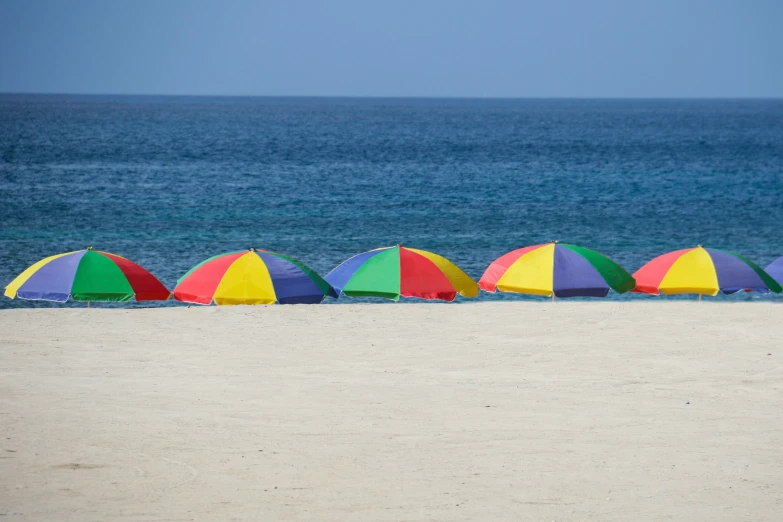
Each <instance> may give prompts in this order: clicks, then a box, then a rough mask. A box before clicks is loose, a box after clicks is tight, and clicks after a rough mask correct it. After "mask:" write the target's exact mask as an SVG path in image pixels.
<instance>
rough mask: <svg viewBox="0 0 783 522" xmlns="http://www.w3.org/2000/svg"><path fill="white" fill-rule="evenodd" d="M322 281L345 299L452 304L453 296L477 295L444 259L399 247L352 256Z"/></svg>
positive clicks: (471, 284)
mask: <svg viewBox="0 0 783 522" xmlns="http://www.w3.org/2000/svg"><path fill="white" fill-rule="evenodd" d="M326 280H327V281H328V282H329V283H330V284H331V285H332V286H333V287H334V288H335V289H336V290H337V291H338V292H342V293H343V294H344V295H347V296H348V297H384V298H387V299H394V300H395V301H397V300H398V299H399V298H400V296H404V297H419V298H421V299H442V300H444V301H453V300H454V298H455V297H457V294H461V295H463V296H465V297H475V296H476V295H478V285H476V282H475V281H473V279H471V278H470V277H469V276H468V275H467V274H466V273H465V272H463V271H462V270H461V269H460V268H459V267H458V266H457V265H455V264H454V263H452V262H451V261H449V260H448V259H446V258H445V257H441V256H439V255H437V254H433V253H432V252H426V251H424V250H417V249H415V248H407V247H403V246H402V245H396V246H392V247H384V248H379V249H376V250H370V251H369V252H364V253H362V254H358V255H356V256H353V257H352V258H350V259H348V260H347V261H345V262H343V263H342V264H341V265H339V266H337V267H336V268H335V269H334V270H332V271H331V272H329V273H328V274H327V275H326Z"/></svg>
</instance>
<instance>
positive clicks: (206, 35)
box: [0, 0, 783, 97]
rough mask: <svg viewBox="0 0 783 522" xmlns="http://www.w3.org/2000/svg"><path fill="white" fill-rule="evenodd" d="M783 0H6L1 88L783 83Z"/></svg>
mask: <svg viewBox="0 0 783 522" xmlns="http://www.w3.org/2000/svg"><path fill="white" fill-rule="evenodd" d="M782 26H783V0H745V1H743V0H735V1H729V0H649V1H641V0H611V1H610V0H582V1H580V0H571V1H565V0H562V1H557V0H555V1H548V0H539V1H535V2H533V1H523V0H518V1H513V0H508V1H492V0H487V1H464V0H450V1H447V0H444V1H427V0H420V1H407V0H395V1H384V2H381V1H374V0H350V1H348V0H333V1H330V0H322V1H297V0H275V1H268V0H267V1H265V0H224V1H217V0H209V1H208V0H94V1H86V0H0V92H56V93H120V94H126V93H127V94H227V95H326V96H470V97H473V96H475V97H481V96H489V97H495V96H501V97H781V96H783V29H782V28H781V27H782Z"/></svg>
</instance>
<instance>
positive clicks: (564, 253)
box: [479, 242, 635, 299]
mask: <svg viewBox="0 0 783 522" xmlns="http://www.w3.org/2000/svg"><path fill="white" fill-rule="evenodd" d="M634 284H635V282H634V280H633V277H631V275H630V274H629V273H628V272H626V271H625V269H623V267H621V266H620V265H618V264H617V263H615V262H614V261H612V260H611V259H609V258H608V257H606V256H604V255H602V254H599V253H598V252H595V251H593V250H588V249H586V248H582V247H578V246H574V245H564V244H562V243H557V242H552V243H547V244H543V245H533V246H529V247H524V248H520V249H518V250H514V251H512V252H509V253H507V254H505V255H503V256H501V257H499V258H498V259H496V260H495V261H493V262H492V264H491V265H489V267H488V268H487V270H486V271H485V272H484V275H483V276H481V279H480V280H479V286H480V287H481V288H482V289H483V290H486V291H487V292H494V291H495V290H500V291H501V292H518V293H521V294H532V295H543V296H550V295H551V296H552V299H554V298H555V296H557V297H606V295H607V294H608V293H609V289H610V288H611V289H613V290H615V291H616V292H619V293H621V294H622V293H624V292H627V291H628V290H630V289H632V288H633V287H634Z"/></svg>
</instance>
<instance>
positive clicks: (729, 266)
mask: <svg viewBox="0 0 783 522" xmlns="http://www.w3.org/2000/svg"><path fill="white" fill-rule="evenodd" d="M634 277H635V278H636V288H635V289H634V292H643V293H646V294H655V295H658V294H699V298H701V295H702V294H706V295H716V294H717V293H718V292H723V293H724V294H733V293H734V292H739V291H740V290H747V291H751V290H755V291H757V292H761V293H765V294H766V293H769V292H770V291H772V292H780V291H781V290H783V289H781V287H780V285H779V284H778V283H776V282H775V280H774V279H772V278H771V277H770V276H769V274H767V273H766V272H764V270H762V269H761V267H759V266H758V265H757V264H756V263H754V262H753V261H751V260H750V259H747V258H745V257H743V256H741V255H739V254H735V253H734V252H727V251H724V250H716V249H714V248H703V247H702V246H701V245H699V246H697V247H696V248H686V249H684V250H677V251H675V252H669V253H668V254H663V255H662V256H658V257H656V258H655V259H653V260H652V261H650V262H649V263H647V264H646V265H644V266H643V267H641V268H640V269H639V270H638V271H637V272H636V273H635V274H634Z"/></svg>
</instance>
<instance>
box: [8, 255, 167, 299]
mask: <svg viewBox="0 0 783 522" xmlns="http://www.w3.org/2000/svg"><path fill="white" fill-rule="evenodd" d="M5 295H6V296H7V297H10V298H11V299H13V298H15V297H18V298H20V299H32V300H41V301H55V302H57V303H64V302H66V301H67V300H68V299H69V298H71V299H73V300H74V301H87V302H90V301H130V300H131V299H133V298H135V300H136V301H165V300H166V299H168V298H169V295H170V293H169V291H168V290H167V289H166V287H165V286H163V285H162V284H161V282H160V281H158V279H157V278H156V277H155V276H154V275H152V274H150V273H149V272H148V271H146V270H145V269H144V268H142V267H140V266H139V265H137V264H136V263H134V262H133V261H130V260H128V259H125V258H124V257H121V256H118V255H116V254H110V253H108V252H100V251H98V250H93V249H92V247H90V248H88V249H86V250H78V251H76V252H66V253H64V254H57V255H55V256H51V257H47V258H46V259H42V260H40V261H38V262H37V263H35V264H34V265H32V266H31V267H29V268H28V269H27V270H25V271H24V272H22V273H21V274H19V276H17V277H16V279H14V280H13V281H11V283H10V284H9V285H8V286H7V287H6V288H5Z"/></svg>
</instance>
